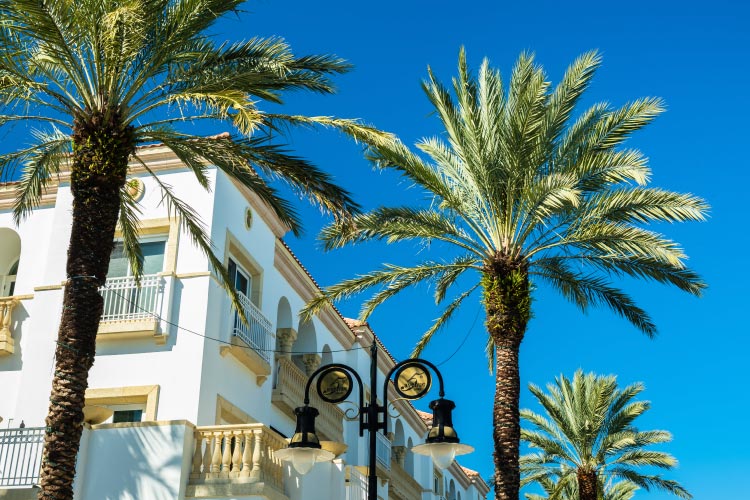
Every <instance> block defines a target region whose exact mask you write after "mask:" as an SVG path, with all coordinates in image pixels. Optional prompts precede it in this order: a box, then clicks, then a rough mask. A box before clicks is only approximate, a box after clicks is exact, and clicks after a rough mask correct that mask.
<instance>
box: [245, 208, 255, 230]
mask: <svg viewBox="0 0 750 500" xmlns="http://www.w3.org/2000/svg"><path fill="white" fill-rule="evenodd" d="M251 227H253V211H252V210H250V207H248V208H246V209H245V229H250V228H251Z"/></svg>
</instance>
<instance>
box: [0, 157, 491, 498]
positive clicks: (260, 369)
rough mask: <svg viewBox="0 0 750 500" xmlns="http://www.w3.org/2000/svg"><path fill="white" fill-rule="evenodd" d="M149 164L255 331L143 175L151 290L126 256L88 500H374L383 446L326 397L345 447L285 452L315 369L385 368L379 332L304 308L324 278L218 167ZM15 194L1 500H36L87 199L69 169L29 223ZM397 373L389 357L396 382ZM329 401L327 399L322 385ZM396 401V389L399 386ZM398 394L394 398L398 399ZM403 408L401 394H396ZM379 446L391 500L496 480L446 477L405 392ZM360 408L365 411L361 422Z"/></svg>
mask: <svg viewBox="0 0 750 500" xmlns="http://www.w3.org/2000/svg"><path fill="white" fill-rule="evenodd" d="M139 156H140V157H141V158H142V159H143V160H144V161H145V162H147V163H148V164H149V166H150V168H151V169H152V170H154V171H155V172H157V173H158V175H159V177H160V179H161V180H162V181H163V182H165V183H167V184H169V185H171V186H172V187H173V188H174V190H175V192H176V193H177V194H178V196H180V197H181V198H182V199H184V200H189V201H190V205H191V206H192V208H193V209H194V210H195V211H196V212H198V213H199V214H200V215H201V217H202V219H203V221H204V222H205V223H206V227H207V229H208V231H210V235H211V238H212V241H213V242H214V245H215V248H216V249H218V254H219V255H221V256H222V258H223V259H224V262H225V263H226V264H227V265H228V266H229V268H230V270H231V272H232V274H233V275H234V277H235V282H236V285H237V288H238V290H239V291H240V292H241V296H242V299H243V301H244V305H245V312H246V315H247V317H248V318H249V320H250V324H249V326H245V325H243V324H242V323H240V322H238V321H237V320H236V317H235V313H234V312H233V311H232V310H231V308H230V303H229V299H228V297H227V296H226V294H225V293H224V292H223V291H222V289H221V288H220V287H219V286H218V284H217V281H216V279H215V278H214V277H213V276H212V275H211V272H210V271H209V265H208V262H207V259H206V258H205V257H204V255H203V254H202V253H201V252H200V250H199V249H198V248H197V247H195V246H194V245H193V244H192V242H191V241H190V238H189V237H188V236H187V234H184V233H182V232H181V231H180V228H179V221H178V220H176V218H175V217H169V214H168V213H167V211H166V210H167V209H166V207H165V206H164V204H162V203H161V201H162V198H161V194H160V191H159V188H158V187H157V186H156V185H155V183H154V181H153V179H151V178H150V177H149V175H148V174H147V173H146V172H145V171H143V170H142V169H140V170H139V168H138V167H137V166H133V172H134V173H133V175H134V178H135V179H138V181H139V182H138V183H136V184H138V185H139V189H140V190H141V191H142V193H141V196H142V197H141V199H140V205H141V209H142V216H141V220H142V226H141V234H142V246H143V250H144V256H145V260H144V273H145V274H146V276H144V277H143V278H142V282H141V288H140V289H138V288H136V286H135V283H134V280H133V279H132V277H131V276H130V269H129V268H128V265H127V261H126V260H124V259H123V258H121V256H119V255H118V248H115V252H114V253H113V257H112V262H111V265H110V273H109V278H108V280H107V286H106V287H105V288H104V289H103V291H102V294H103V296H104V298H105V312H104V316H103V318H102V322H101V325H100V328H99V336H98V338H97V343H98V345H97V357H96V361H95V363H94V367H93V369H92V371H91V373H90V379H89V387H90V388H89V389H88V391H87V393H86V404H87V409H86V410H87V417H86V418H87V421H89V422H92V423H95V422H102V421H103V423H95V424H89V423H87V424H86V426H85V430H84V435H83V440H82V443H81V451H80V454H79V459H78V475H77V478H76V483H75V489H76V498H77V499H82V500H106V499H139V500H167V499H170V500H172V499H180V500H181V499H185V498H212V499H228V498H232V499H245V498H254V499H258V498H268V499H289V500H301V499H305V500H312V499H331V500H337V499H340V500H344V499H347V500H349V499H351V500H355V499H356V500H360V499H363V498H364V494H365V493H364V490H365V489H366V487H367V486H366V480H365V477H364V475H363V473H362V471H363V470H364V467H363V466H365V465H366V463H367V444H366V442H367V441H366V437H365V438H360V437H359V433H358V422H356V421H355V422H351V421H348V420H346V418H345V410H346V409H347V408H348V407H351V405H347V404H345V403H344V404H341V405H339V406H335V405H332V404H328V403H325V402H323V401H320V400H319V398H317V397H316V396H315V395H314V394H313V398H312V402H311V404H312V405H313V406H315V407H316V408H318V410H319V411H320V416H319V417H318V419H317V430H318V433H319V435H320V436H321V438H322V439H325V440H329V441H333V442H338V443H342V442H343V443H346V444H347V445H348V449H346V450H345V451H343V450H341V449H340V447H337V446H335V445H332V446H333V449H334V450H335V451H336V452H338V453H339V455H338V456H337V458H336V459H335V460H334V461H333V462H329V463H321V464H318V465H316V466H315V468H314V469H313V470H312V472H310V473H309V474H307V475H305V476H298V475H297V474H296V472H294V470H293V469H292V468H291V467H289V466H288V465H287V464H286V463H285V462H281V461H279V460H278V459H277V458H276V457H275V455H274V450H277V449H280V448H283V447H285V446H286V441H285V437H289V436H291V435H292V434H293V431H294V425H295V420H294V416H293V410H294V408H295V407H297V406H301V405H302V401H303V389H304V384H305V382H306V380H307V376H308V375H309V374H310V373H312V371H313V370H315V369H316V368H317V367H318V366H320V365H321V363H323V364H325V363H329V362H340V363H346V364H348V365H350V366H352V367H353V368H355V369H356V370H357V371H358V372H359V373H360V374H361V375H362V376H363V377H364V378H365V383H367V380H366V377H367V375H368V374H369V363H370V358H369V354H368V351H367V349H363V347H367V346H369V345H370V344H371V343H372V342H373V341H374V334H373V332H372V330H370V328H369V327H368V326H367V325H360V324H357V323H356V322H351V321H349V322H347V320H345V319H344V318H342V317H341V316H340V315H339V314H338V312H337V311H336V310H334V309H333V308H331V309H329V310H327V311H325V312H324V313H322V314H320V315H319V316H318V317H316V318H315V319H314V320H313V321H311V322H308V323H300V321H299V319H298V315H297V312H298V311H299V310H300V309H301V307H302V306H303V304H304V303H305V302H306V301H307V300H308V299H309V298H311V297H312V296H313V294H314V293H315V292H316V291H317V285H316V284H315V282H314V280H313V279H312V277H311V276H310V275H309V274H308V273H307V272H306V270H305V268H304V267H303V266H302V264H301V263H300V262H299V261H298V260H297V259H296V257H295V256H294V254H292V252H291V251H290V250H289V248H288V247H287V246H286V245H285V244H284V243H283V241H282V239H281V238H282V236H283V235H284V233H285V232H286V230H285V228H284V226H283V225H282V224H281V223H280V222H279V220H278V219H277V218H275V216H274V215H273V214H272V212H270V211H269V210H268V209H267V208H266V207H265V206H264V205H263V204H262V203H260V202H259V200H258V199H257V198H256V197H255V196H254V195H253V194H252V193H250V192H249V191H247V190H246V189H244V188H242V187H240V186H238V185H237V184H236V183H234V182H232V181H231V180H230V179H229V178H228V177H226V176H225V175H224V174H223V173H221V172H219V171H217V170H216V169H212V170H210V171H209V172H208V176H209V178H210V179H211V182H212V190H211V191H210V192H207V191H205V190H204V189H203V188H201V186H200V185H199V184H198V182H197V181H196V180H195V178H194V176H193V174H192V173H191V172H189V171H188V170H187V169H186V168H184V167H183V165H182V164H181V163H180V162H179V160H178V159H177V158H176V157H175V156H174V155H172V153H171V152H170V151H169V150H167V149H166V148H163V147H159V146H151V147H146V148H142V149H141V150H139ZM14 196H15V194H14V186H13V185H7V186H0V417H2V418H3V421H2V423H0V498H2V499H27V498H28V499H31V498H36V489H34V488H33V485H34V484H35V483H36V482H37V481H38V475H39V460H40V455H41V443H42V439H43V427H42V426H43V425H44V418H45V415H46V411H47V406H48V398H49V393H50V388H51V379H52V371H53V355H54V347H55V340H56V336H57V331H58V323H59V318H60V312H61V306H62V296H63V287H64V286H65V280H66V276H65V260H66V250H67V243H68V240H69V232H70V224H71V210H70V207H71V200H72V198H71V193H70V186H69V182H68V178H67V176H66V175H65V174H62V175H61V176H60V178H59V180H56V181H55V182H54V183H53V184H51V185H50V187H49V189H48V191H47V192H46V194H45V195H44V196H43V198H42V202H41V205H40V206H39V207H38V208H37V210H36V211H35V212H34V213H33V214H32V215H31V216H30V217H29V218H28V219H26V220H25V221H24V222H23V223H22V224H21V225H20V226H19V227H16V226H15V225H14V223H13V221H12V214H11V206H12V203H13V200H14ZM393 365H394V360H393V359H392V358H391V357H390V356H389V355H387V351H383V354H381V355H380V357H379V370H380V375H379V377H380V380H381V381H382V380H383V378H382V377H384V376H385V373H386V372H387V371H388V370H389V369H390V368H391V367H392V366H393ZM312 392H314V391H312ZM394 394H395V393H394ZM391 396H393V395H391ZM394 399H395V397H394ZM393 406H394V409H393V410H392V411H395V412H396V413H398V414H399V416H398V417H397V418H393V419H390V421H389V431H390V432H389V434H388V437H387V438H386V437H385V436H383V435H381V434H379V438H378V448H377V457H378V467H377V470H378V476H379V489H378V494H379V496H380V497H381V498H383V499H404V500H416V499H418V500H428V499H429V500H432V499H443V498H444V499H449V500H458V499H460V500H479V499H481V498H484V497H485V495H486V494H487V493H488V491H489V488H488V487H487V485H486V484H485V483H484V482H483V481H482V480H481V478H479V477H478V475H477V474H476V473H473V472H472V471H468V470H466V469H463V468H462V467H460V466H459V465H458V464H457V463H455V462H454V463H453V464H452V465H451V466H450V467H449V468H447V469H445V470H442V471H441V470H438V469H437V468H435V467H434V466H433V464H432V462H431V460H430V459H429V458H427V457H423V456H420V455H414V454H413V453H412V452H411V451H410V449H409V448H410V447H411V445H412V444H419V443H421V442H423V439H424V436H425V434H426V431H427V425H426V423H425V421H424V419H423V418H422V416H420V414H419V413H418V412H417V411H416V410H414V408H413V407H412V406H411V405H410V404H408V403H406V402H404V401H403V400H399V401H395V402H394V403H393ZM349 413H351V411H350V412H349Z"/></svg>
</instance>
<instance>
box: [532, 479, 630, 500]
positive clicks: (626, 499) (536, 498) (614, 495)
mask: <svg viewBox="0 0 750 500" xmlns="http://www.w3.org/2000/svg"><path fill="white" fill-rule="evenodd" d="M556 481H557V479H555V480H552V479H550V478H546V477H544V478H540V479H539V480H538V481H536V482H537V483H538V484H539V485H540V486H541V487H542V489H543V490H544V492H545V495H537V494H536V493H526V494H525V496H526V500H580V497H579V496H578V484H577V483H575V482H572V483H567V484H565V485H564V486H563V487H562V488H558V487H557V482H556ZM599 486H600V487H599V497H598V498H599V500H630V499H631V498H633V495H635V492H636V491H637V490H638V486H636V485H635V484H633V483H631V482H629V481H620V482H618V483H612V482H611V481H608V482H606V483H605V482H604V481H603V480H602V478H601V477H600V478H599Z"/></svg>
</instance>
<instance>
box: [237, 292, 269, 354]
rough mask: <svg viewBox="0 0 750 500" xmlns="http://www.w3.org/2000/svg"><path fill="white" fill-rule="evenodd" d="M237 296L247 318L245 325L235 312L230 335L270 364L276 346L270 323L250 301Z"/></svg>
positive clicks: (242, 296)
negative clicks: (234, 336)
mask: <svg viewBox="0 0 750 500" xmlns="http://www.w3.org/2000/svg"><path fill="white" fill-rule="evenodd" d="M239 296H240V303H241V304H242V309H243V310H244V312H245V317H246V318H247V324H244V323H243V322H242V320H241V319H240V316H239V314H237V313H236V312H235V313H234V330H233V332H232V333H233V334H234V335H237V336H238V337H239V338H241V339H242V340H243V341H244V342H245V343H246V344H247V345H249V346H250V347H252V348H253V349H255V350H256V352H257V353H258V354H259V355H260V356H261V357H262V358H263V359H265V360H266V361H267V362H268V363H269V364H270V363H271V362H272V359H273V358H272V351H273V350H274V348H275V344H276V337H275V336H274V334H273V328H272V326H271V322H270V321H269V320H268V318H266V317H265V316H263V313H262V312H260V309H258V307H257V306H256V305H255V304H253V303H252V302H250V299H248V298H247V297H245V296H244V295H242V294H239Z"/></svg>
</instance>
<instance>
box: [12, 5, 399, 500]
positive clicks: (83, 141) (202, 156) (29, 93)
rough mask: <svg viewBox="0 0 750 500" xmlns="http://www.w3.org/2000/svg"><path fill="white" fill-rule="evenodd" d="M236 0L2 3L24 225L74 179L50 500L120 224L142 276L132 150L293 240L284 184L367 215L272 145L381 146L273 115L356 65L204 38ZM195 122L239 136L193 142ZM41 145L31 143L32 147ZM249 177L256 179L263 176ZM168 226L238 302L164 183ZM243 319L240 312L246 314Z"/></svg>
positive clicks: (191, 215)
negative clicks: (287, 133) (131, 186)
mask: <svg viewBox="0 0 750 500" xmlns="http://www.w3.org/2000/svg"><path fill="white" fill-rule="evenodd" d="M240 3H242V2H241V1H240V0H0V106H2V110H0V113H2V114H0V125H2V124H8V123H12V122H18V121H23V120H25V121H27V122H29V123H31V124H34V126H36V127H37V128H36V129H34V130H36V131H35V132H34V136H33V141H34V142H33V144H31V145H30V146H28V147H25V148H23V149H19V150H18V151H15V152H12V153H7V154H3V155H0V180H8V179H13V178H16V176H17V174H16V172H17V171H18V170H19V169H20V181H19V183H18V184H17V190H18V194H17V199H16V204H15V208H14V213H15V218H16V221H20V220H21V219H22V218H23V217H24V216H25V215H27V214H28V213H29V212H30V211H31V210H33V208H34V207H35V206H36V205H37V204H38V202H39V199H40V195H41V194H42V193H43V192H44V189H45V186H46V185H47V183H48V182H49V181H50V179H51V178H53V177H54V176H56V175H57V174H58V173H59V172H60V171H61V170H63V169H69V170H70V186H71V192H72V194H73V225H72V230H71V236H70V246H69V250H68V261H67V269H66V272H67V276H68V278H69V279H68V282H67V284H66V286H65V295H64V303H63V314H62V319H61V323H60V330H59V337H58V339H59V340H58V344H57V349H56V354H55V360H56V365H55V374H54V379H53V385H52V395H51V398H50V409H49V414H48V417H47V423H46V427H47V431H46V438H45V448H44V457H43V462H42V463H43V466H42V476H41V492H40V498H48V499H56V500H62V499H70V498H72V494H73V493H72V481H73V476H74V473H75V461H76V454H77V452H78V446H79V441H80V436H81V429H82V421H83V413H82V408H83V405H84V392H85V389H86V386H87V383H88V382H87V381H88V371H89V369H90V367H91V365H92V363H93V361H94V355H95V345H96V343H95V340H96V332H97V325H98V323H99V319H100V317H101V314H102V297H101V296H100V295H99V287H101V286H102V285H103V284H104V283H105V279H106V276H107V267H108V262H109V258H110V253H111V251H112V248H113V238H114V234H115V226H116V224H117V223H118V220H119V224H120V227H121V230H122V234H123V239H124V247H125V251H126V253H127V255H128V256H129V258H130V260H131V264H132V266H133V267H134V269H135V271H136V274H137V273H138V272H139V271H140V268H141V266H140V262H141V259H140V258H139V257H140V250H139V246H138V242H137V217H138V208H137V205H136V203H135V202H134V200H133V199H132V198H131V196H130V195H129V193H128V191H127V190H126V189H125V187H126V182H127V181H126V179H127V176H128V173H129V171H130V169H131V166H132V165H140V166H141V167H143V168H145V169H146V170H148V171H150V170H149V166H148V165H145V164H144V163H143V162H142V161H141V160H140V159H139V153H138V150H137V149H136V146H137V145H139V144H147V143H162V144H163V145H164V146H166V147H167V148H169V149H170V150H172V152H174V154H175V155H176V156H177V157H178V158H179V159H180V160H181V161H182V162H183V163H184V164H185V166H186V167H187V168H189V169H190V170H192V171H193V173H194V174H195V176H196V178H197V179H198V182H200V184H201V185H202V186H203V187H205V188H208V187H209V180H208V177H207V175H206V168H207V167H206V165H207V164H211V165H215V166H216V167H217V168H218V169H219V170H221V171H223V172H225V173H226V174H227V175H229V176H230V177H232V178H233V179H235V180H237V181H238V182H239V183H241V184H242V185H244V186H246V187H247V188H249V189H250V190H251V191H253V192H255V193H256V194H257V195H258V196H259V197H260V198H261V199H262V200H263V201H264V202H265V203H267V204H268V205H269V206H270V207H271V208H272V209H273V211H274V212H275V213H276V215H278V216H279V218H280V219H281V220H282V221H283V222H285V223H286V224H287V225H289V226H290V227H291V229H292V231H294V232H295V233H296V232H298V230H299V220H298V218H297V216H296V214H295V213H294V210H293V209H292V208H291V206H290V205H289V204H288V202H286V201H285V200H284V199H282V198H280V197H279V196H278V194H277V193H276V191H275V190H274V189H273V188H272V187H270V186H269V185H268V183H267V181H268V179H270V178H280V179H281V180H283V181H286V182H287V183H288V184H290V185H291V186H292V188H294V189H295V190H296V191H297V192H299V193H301V195H303V196H304V197H306V198H308V199H310V200H312V201H314V202H315V203H317V204H319V205H320V206H321V207H322V208H323V209H325V210H327V211H329V212H332V213H334V214H336V215H337V216H341V215H346V214H349V213H351V212H353V211H356V210H357V205H356V204H355V203H354V202H353V201H352V199H351V198H350V196H349V194H348V193H347V192H346V191H344V190H342V189H341V188H339V187H338V186H336V185H335V184H334V183H333V182H332V180H331V179H330V177H329V176H328V175H326V174H325V173H323V172H322V171H320V170H318V169H317V168H315V167H314V166H313V165H311V164H310V163H308V162H306V161H305V160H302V159H300V158H298V157H295V156H293V155H291V154H289V153H288V152H285V151H284V150H283V149H282V148H280V147H279V146H278V145H275V144H273V143H270V142H269V140H268V137H269V135H270V134H269V132H271V131H274V130H275V129H277V128H278V127H280V126H284V125H316V124H319V125H323V126H331V127H335V128H337V129H339V130H342V131H343V132H344V133H346V134H349V135H350V136H352V137H354V138H355V139H359V140H362V141H365V142H372V141H375V142H377V141H379V140H384V139H386V137H387V136H386V135H385V134H383V133H380V132H377V131H376V130H374V129H371V128H368V127H365V126H362V125H360V124H359V123H357V122H355V121H351V120H341V119H334V118H328V117H304V116H295V115H279V114H274V113H266V112H263V111H261V110H260V109H259V108H258V103H259V102H261V101H266V102H272V103H280V102H281V96H282V94H283V93H284V92H286V91H293V90H307V91H314V92H319V93H332V92H333V87H332V84H331V81H330V76H331V75H334V74H337V73H343V72H345V71H347V70H348V68H349V66H348V65H347V64H346V63H345V62H344V61H343V60H341V59H338V58H336V57H334V56H328V55H310V56H303V57H295V56H294V55H293V54H292V52H291V50H290V48H289V46H288V45H287V44H286V43H285V42H284V41H283V40H281V39H278V38H266V39H263V38H253V39H251V40H248V41H242V42H237V43H233V44H227V43H216V42H215V41H214V40H213V39H212V38H211V37H210V36H208V35H207V30H208V29H209V28H211V26H213V25H214V23H215V22H216V20H217V19H219V18H220V17H222V16H224V15H225V14H227V13H231V12H236V11H237V7H238V6H239V4H240ZM193 121H213V122H216V123H223V124H224V126H227V127H229V128H230V129H231V130H234V131H237V132H238V133H239V134H238V135H229V134H227V135H221V136H217V137H213V138H204V137H197V136H195V135H193V134H191V133H189V132H185V131H184V130H181V129H179V128H178V127H180V125H181V124H190V123H191V122H193ZM31 139H32V138H30V140H31ZM253 167H255V168H256V169H257V171H256V169H254V168H253ZM155 181H156V182H157V183H158V185H159V186H160V187H161V190H162V193H163V196H164V199H165V200H166V202H167V203H168V206H169V208H170V213H172V214H173V215H175V216H177V217H178V218H179V221H180V223H181V225H182V228H183V229H184V230H186V231H187V232H188V234H190V236H191V237H192V240H193V242H194V243H195V244H196V245H197V246H199V247H200V248H201V249H202V250H203V252H204V253H205V254H206V255H207V256H208V259H209V261H210V263H211V265H212V267H213V268H214V270H215V271H216V272H217V273H219V274H220V276H221V277H222V278H223V282H224V286H225V288H226V289H227V291H228V292H229V293H230V294H231V295H232V297H233V302H234V303H235V305H236V304H237V303H238V302H237V300H238V299H237V294H236V292H235V291H234V290H233V288H232V287H231V284H230V282H229V278H228V274H227V271H226V270H225V269H224V267H223V266H222V264H221V261H220V260H219V259H218V258H217V257H216V256H215V255H214V254H213V252H212V250H211V246H210V241H209V239H208V235H207V234H206V232H205V231H204V227H203V225H202V223H201V221H200V219H199V217H198V214H197V213H195V211H194V210H193V209H192V208H191V206H190V204H189V202H185V201H183V200H180V199H179V198H177V197H176V196H175V194H174V193H173V191H172V189H171V187H170V186H169V185H167V184H164V183H163V182H161V180H160V179H158V178H156V177H155ZM240 314H241V315H243V316H244V313H243V312H242V311H241V310H240Z"/></svg>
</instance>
